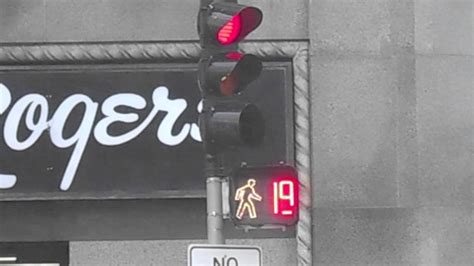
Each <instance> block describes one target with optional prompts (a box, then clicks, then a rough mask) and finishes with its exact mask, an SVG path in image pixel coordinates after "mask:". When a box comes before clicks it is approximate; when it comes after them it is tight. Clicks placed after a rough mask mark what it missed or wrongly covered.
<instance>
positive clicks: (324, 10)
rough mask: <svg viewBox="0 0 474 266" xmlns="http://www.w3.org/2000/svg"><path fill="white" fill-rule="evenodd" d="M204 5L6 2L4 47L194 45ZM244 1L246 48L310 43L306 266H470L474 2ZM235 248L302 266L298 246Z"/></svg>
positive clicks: (91, 248)
mask: <svg viewBox="0 0 474 266" xmlns="http://www.w3.org/2000/svg"><path fill="white" fill-rule="evenodd" d="M198 2H199V1H197V0H182V1H172V0H161V1H158V0H138V1H127V0H101V1H95V0H94V1H92V0H83V1H61V0H36V1H33V0H16V1H9V0H0V43H12V42H13V43H16V42H19V43H25V42H28V43H29V42H33V43H45V42H102V41H114V42H115V41H164V40H167V41H168V40H169V41H184V40H197V34H196V30H195V14H196V11H197V7H198ZM240 2H241V3H249V4H253V5H256V6H259V7H261V8H262V10H263V12H264V23H263V24H262V26H261V27H260V28H259V29H258V30H257V31H256V32H255V33H253V34H251V35H250V36H249V37H250V39H251V40H308V42H309V44H310V51H309V52H310V72H311V123H312V127H311V128H312V132H311V134H312V138H313V139H312V168H313V171H312V185H313V191H312V192H313V213H312V214H313V264H314V265H365V264H371V265H385V264H391V265H469V264H471V263H472V261H474V258H473V255H472V247H473V246H472V238H473V229H472V228H473V227H472V224H473V212H472V211H473V198H472V194H473V193H472V179H473V177H474V168H473V164H472V162H473V161H474V160H473V159H474V158H473V153H474V98H473V97H474V96H473V93H474V88H473V84H474V80H473V77H474V75H473V72H474V68H473V63H474V62H473V59H474V44H473V32H474V29H473V14H474V1H472V0H400V1H395V0H359V1H356V0H312V1H311V0H310V1H307V0H298V1H296V0H294V1H284V0H259V1H257V0H252V1H240ZM176 10H179V14H178V11H176ZM174 20H176V21H174ZM171 21H173V22H171ZM191 242H196V241H185V240H179V241H178V240H176V241H171V242H170V241H132V242H130V241H129V242H100V241H99V242H72V243H71V263H72V264H73V265H94V264H96V265H107V264H109V265H115V264H117V262H119V261H120V262H125V263H127V264H136V263H135V262H136V261H135V260H134V259H137V260H138V261H139V262H140V263H139V264H140V265H141V264H144V265H146V264H147V262H148V264H154V265H183V264H184V263H185V260H186V257H185V249H186V246H187V245H188V244H189V243H191ZM230 242H231V243H236V242H238V243H246V244H248V243H250V244H258V245H261V246H262V248H263V250H264V257H265V261H264V262H265V265H282V266H283V265H294V264H296V256H295V252H296V244H295V240H294V239H277V240H231V241H230ZM134 256H135V258H134ZM142 262H143V263H142Z"/></svg>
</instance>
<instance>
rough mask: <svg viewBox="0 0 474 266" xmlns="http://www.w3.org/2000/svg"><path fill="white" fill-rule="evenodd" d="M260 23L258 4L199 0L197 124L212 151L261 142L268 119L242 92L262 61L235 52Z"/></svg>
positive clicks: (259, 69)
mask: <svg viewBox="0 0 474 266" xmlns="http://www.w3.org/2000/svg"><path fill="white" fill-rule="evenodd" d="M261 21H262V12H261V11H260V10H259V9H258V8H255V7H250V6H245V5H239V4H237V1H235V0H233V1H229V0H228V1H213V2H210V1H206V0H201V8H200V11H199V14H198V32H199V38H200V43H201V47H202V53H201V59H200V61H199V64H198V85H199V89H200V91H201V96H202V98H203V110H202V113H201V115H200V118H199V125H200V131H201V136H202V139H203V142H204V147H205V150H206V153H207V154H208V155H212V156H214V155H216V154H218V153H221V152H223V151H225V150H226V149H227V148H229V147H235V146H239V145H249V146H256V145H258V144H259V143H261V142H262V140H263V137H264V132H265V130H264V129H265V126H264V124H265V123H264V119H263V116H262V114H261V112H260V111H259V109H258V108H257V107H256V106H255V105H253V104H252V103H248V102H246V101H245V100H244V99H243V97H242V96H241V95H240V93H241V92H242V91H243V90H244V89H245V88H246V87H247V85H248V84H249V83H251V82H252V81H254V80H255V79H257V78H258V77H259V75H260V73H261V71H262V62H261V61H260V59H258V58H257V57H256V56H254V55H251V54H242V53H240V52H238V51H237V49H238V42H239V41H241V40H242V39H244V38H245V36H247V35H248V34H249V33H250V32H252V31H253V30H254V29H256V28H257V27H258V26H259V25H260V23H261Z"/></svg>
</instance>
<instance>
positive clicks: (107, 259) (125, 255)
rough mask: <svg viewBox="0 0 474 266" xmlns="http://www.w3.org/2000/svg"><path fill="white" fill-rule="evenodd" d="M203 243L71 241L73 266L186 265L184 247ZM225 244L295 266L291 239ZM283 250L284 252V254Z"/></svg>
mask: <svg viewBox="0 0 474 266" xmlns="http://www.w3.org/2000/svg"><path fill="white" fill-rule="evenodd" d="M205 243H206V240H192V241H191V240H174V241H122V242H109V241H103V242H71V243H70V256H71V257H70V258H71V265H73V266H80V265H84V266H92V265H101V266H107V265H156V266H171V265H173V266H174V265H176V266H177V265H186V261H187V253H186V252H187V247H188V245H190V244H205ZM227 243H228V244H237V245H257V246H260V247H262V251H263V263H264V265H268V266H270V265H271V266H289V265H296V256H295V253H294V252H290V251H291V250H295V248H296V245H295V240H294V239H272V240H268V239H267V240H232V239H231V240H228V241H227ZM284 251H287V252H284Z"/></svg>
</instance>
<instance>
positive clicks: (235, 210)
mask: <svg viewBox="0 0 474 266" xmlns="http://www.w3.org/2000/svg"><path fill="white" fill-rule="evenodd" d="M298 184H299V183H298V176H297V172H296V170H295V169H294V168H293V167H291V166H288V165H278V166H266V167H241V168H238V169H237V170H235V171H234V173H233V174H232V176H231V178H230V186H229V188H230V191H229V192H230V193H229V206H230V214H231V217H232V220H233V222H234V224H235V225H237V226H239V225H240V226H254V227H259V226H266V225H281V226H289V225H293V224H295V223H296V222H297V221H298V187H299V186H298Z"/></svg>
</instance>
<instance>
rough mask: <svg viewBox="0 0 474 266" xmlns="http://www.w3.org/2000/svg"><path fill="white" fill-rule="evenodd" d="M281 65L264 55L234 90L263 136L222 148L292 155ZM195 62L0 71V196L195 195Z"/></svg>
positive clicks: (258, 161)
mask: <svg viewBox="0 0 474 266" xmlns="http://www.w3.org/2000/svg"><path fill="white" fill-rule="evenodd" d="M291 75H292V74H291V64H289V63H286V62H272V63H266V64H265V68H264V71H263V73H262V75H261V77H260V78H259V79H258V80H257V81H256V82H254V83H252V84H251V85H250V86H249V88H248V90H246V92H245V93H244V95H243V97H247V98H248V99H249V101H251V102H253V103H255V104H256V105H257V106H259V108H261V110H262V112H263V114H264V117H265V119H266V132H267V135H266V136H265V139H264V143H263V144H262V145H261V146H260V147H257V148H248V149H247V148H245V149H240V150H236V151H235V152H233V153H231V154H228V155H226V156H227V157H229V158H232V162H233V163H235V164H239V163H240V162H241V161H246V162H247V163H248V164H249V165H262V164H267V163H271V164H274V163H276V162H279V161H291V160H292V151H291V150H292V137H293V136H292V131H293V127H292V87H291V86H292V84H291V80H292V76H291ZM199 103H200V96H199V91H198V88H197V85H196V65H195V64H157V65H134V66H126V67H125V66H73V67H64V66H62V67H53V66H50V67H47V68H45V67H44V66H43V67H41V68H39V67H38V68H33V67H31V68H29V69H9V70H8V71H6V70H3V71H0V201H17V200H35V199H41V200H54V199H115V198H118V199H122V198H123V199H125V198H128V199H133V198H137V199H138V198H169V197H202V196H204V194H205V193H204V189H205V182H204V177H203V171H202V170H203V151H202V147H201V143H200V136H199V131H198V127H197V116H198V112H199V108H200V104H199Z"/></svg>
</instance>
